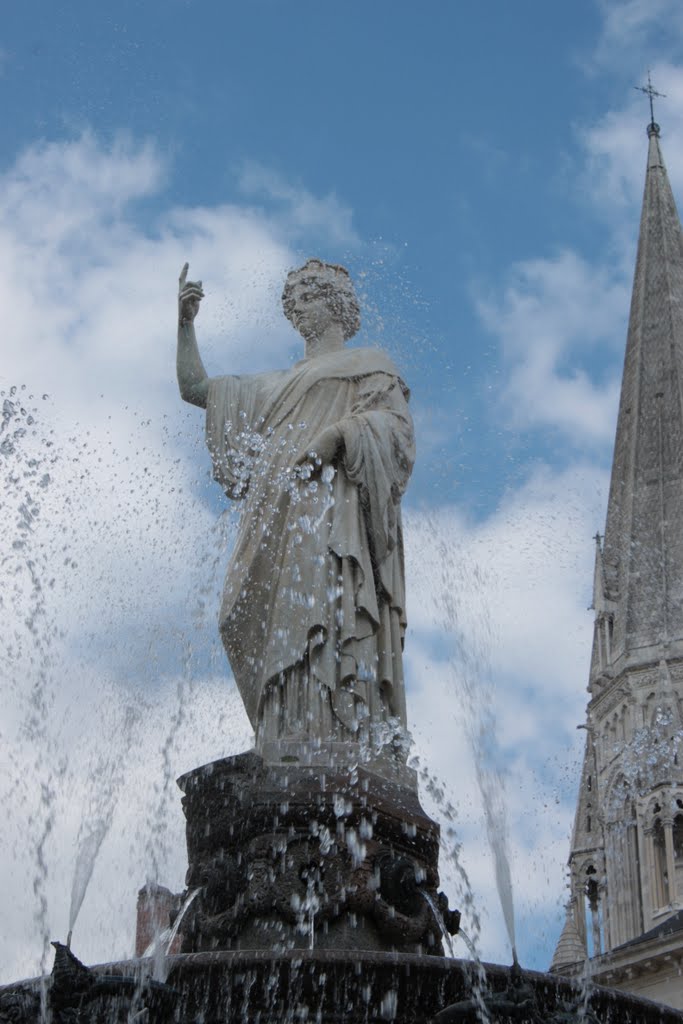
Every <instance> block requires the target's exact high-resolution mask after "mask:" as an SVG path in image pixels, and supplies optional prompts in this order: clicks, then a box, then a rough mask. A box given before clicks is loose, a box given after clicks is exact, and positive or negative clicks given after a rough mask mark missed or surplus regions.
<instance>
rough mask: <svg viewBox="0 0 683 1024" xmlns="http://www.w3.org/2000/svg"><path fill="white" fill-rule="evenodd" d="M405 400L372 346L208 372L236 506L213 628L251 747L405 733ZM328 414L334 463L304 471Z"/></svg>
mask: <svg viewBox="0 0 683 1024" xmlns="http://www.w3.org/2000/svg"><path fill="white" fill-rule="evenodd" d="M407 399H408V390H407V388H406V386H405V384H404V383H403V381H402V380H401V378H400V376H399V374H398V371H397V369H396V367H395V366H394V364H393V363H392V362H391V360H390V359H389V358H388V356H386V355H385V354H384V353H382V352H379V351H377V350H374V349H344V350H342V351H335V352H331V353H325V354H323V355H318V356H313V357H310V358H307V359H304V360H302V361H301V362H299V363H297V364H296V365H295V366H294V367H292V368H291V369H289V370H283V371H277V372H270V373H260V374H254V375H250V376H239V377H237V376H230V377H218V378H214V379H212V380H211V381H210V384H209V396H208V403H207V420H206V429H207V443H208V446H209V450H210V452H211V456H212V460H213V467H214V476H215V478H216V479H217V480H218V481H219V483H220V484H221V485H222V487H223V489H224V490H225V492H226V494H227V495H228V496H229V497H230V498H233V499H238V500H241V501H242V502H243V508H242V514H241V518H240V525H239V530H238V535H237V538H236V542H235V547H234V551H233V554H232V558H231V562H230V565H229V567H228V572H227V577H226V581H225V588H224V592H223V600H222V604H221V611H220V630H221V636H222V639H223V643H224V645H225V648H226V651H227V654H228V657H229V660H230V664H231V666H232V670H233V673H234V676H235V680H236V683H237V686H238V688H239V691H240V694H241V696H242V699H243V701H244V705H245V708H246V711H247V714H248V716H249V719H250V721H251V723H252V726H253V728H254V729H255V731H256V736H257V746H258V743H259V736H261V738H266V739H280V738H295V739H301V738H303V739H309V740H311V739H313V740H322V741H325V740H339V739H342V740H344V739H347V740H348V739H352V738H355V739H358V738H359V737H360V736H361V734H362V733H365V735H367V734H368V730H370V731H371V730H372V727H373V726H374V725H378V724H380V725H383V726H386V724H387V723H389V725H390V727H391V728H393V729H394V732H396V731H404V730H405V728H406V714H405V694H404V684H403V669H402V648H403V637H404V634H405V628H406V616H405V577H404V566H403V541H402V530H401V513H400V504H399V503H400V498H401V495H402V494H403V491H404V490H405V487H406V484H407V482H408V478H409V476H410V472H411V469H412V465H413V460H414V454H415V451H414V436H413V427H412V420H411V417H410V413H409V410H408V405H407ZM333 425H334V426H337V427H338V428H339V431H340V433H341V437H342V446H341V453H340V455H339V458H338V459H337V460H335V463H334V466H333V467H329V466H328V467H323V470H322V474H320V472H318V473H315V474H313V476H312V477H310V478H309V479H305V478H302V477H303V476H305V474H302V473H301V471H300V470H297V469H296V468H295V467H296V464H297V462H298V460H299V459H300V457H301V456H302V455H304V454H305V453H306V452H308V451H310V450H311V448H312V447H314V441H315V438H316V436H317V435H319V434H320V433H321V431H323V430H324V429H325V428H327V427H330V426H333Z"/></svg>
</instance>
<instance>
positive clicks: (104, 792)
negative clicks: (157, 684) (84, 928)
mask: <svg viewBox="0 0 683 1024" xmlns="http://www.w3.org/2000/svg"><path fill="white" fill-rule="evenodd" d="M140 720H141V710H140V709H139V708H137V707H134V706H130V707H128V708H126V709H125V711H124V718H123V722H121V723H118V728H117V730H116V734H117V736H118V737H119V741H120V745H119V747H118V749H117V751H116V755H115V756H112V754H111V752H109V753H105V754H99V755H98V756H97V758H96V760H95V763H94V764H91V765H90V770H89V771H88V774H87V778H88V782H89V785H90V790H91V791H90V798H89V800H88V807H87V811H86V813H85V815H84V817H83V820H82V822H81V827H80V830H79V834H78V839H77V852H76V863H75V865H74V876H73V882H72V886H71V905H70V907H69V934H71V932H72V931H73V928H74V925H75V924H76V919H77V918H78V913H79V911H80V909H81V906H82V904H83V900H84V898H85V894H86V891H87V889H88V885H89V884H90V879H91V878H92V873H93V869H94V867H95V861H96V860H97V855H98V854H99V852H100V847H101V846H102V843H103V842H104V839H105V837H106V835H107V833H108V832H109V829H110V827H111V823H112V820H113V816H114V810H115V808H116V803H117V799H118V794H119V791H120V789H121V786H122V784H123V780H124V772H123V765H124V763H125V759H126V756H127V754H128V752H129V750H130V748H131V746H132V744H133V740H134V737H135V734H136V727H137V726H138V725H139V723H140Z"/></svg>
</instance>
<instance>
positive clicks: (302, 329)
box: [291, 277, 339, 338]
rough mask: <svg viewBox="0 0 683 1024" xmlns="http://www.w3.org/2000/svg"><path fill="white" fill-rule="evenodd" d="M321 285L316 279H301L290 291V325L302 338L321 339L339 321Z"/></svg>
mask: <svg viewBox="0 0 683 1024" xmlns="http://www.w3.org/2000/svg"><path fill="white" fill-rule="evenodd" d="M321 284H322V282H320V281H318V280H317V279H316V278H310V277H309V278H302V279H301V280H300V281H296V282H295V284H294V287H293V289H292V296H291V297H292V302H293V308H292V314H291V317H292V323H293V324H294V326H295V327H296V329H297V331H298V332H299V334H302V335H303V337H304V338H319V337H321V335H322V334H324V333H325V330H326V329H327V328H328V327H329V326H330V325H331V324H333V323H334V322H335V321H336V320H338V319H339V317H338V316H337V315H336V314H335V312H334V311H333V310H332V308H331V306H330V300H329V296H328V295H327V294H326V289H325V288H324V287H321Z"/></svg>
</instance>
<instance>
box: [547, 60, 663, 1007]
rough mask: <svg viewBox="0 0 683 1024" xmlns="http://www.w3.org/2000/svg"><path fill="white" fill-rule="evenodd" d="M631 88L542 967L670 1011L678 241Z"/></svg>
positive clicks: (653, 146)
mask: <svg viewBox="0 0 683 1024" xmlns="http://www.w3.org/2000/svg"><path fill="white" fill-rule="evenodd" d="M643 91H644V92H645V93H646V94H647V95H648V96H649V99H650V117H651V119H650V123H649V124H648V128H647V135H648V140H649V141H648V158H647V170H646V176H645V193H644V196H643V208H642V214H641V220H640V235H639V239H638V252H637V258H636V268H635V275H634V281H633V295H632V299H631V312H630V318H629V326H628V338H627V342H626V356H625V360H624V375H623V380H622V386H621V398H620V402H619V415H618V420H617V433H616V440H615V445H614V460H613V464H612V478H611V483H610V491H609V500H608V508H607V523H606V526H605V534H604V536H603V537H601V536H600V535H599V534H598V535H597V536H596V538H595V540H596V552H595V573H594V578H593V608H594V609H595V634H594V640H593V653H592V659H591V669H590V686H589V690H590V694H591V699H590V702H589V704H588V714H587V720H586V726H585V728H586V752H585V757H584V766H583V771H582V777H581V782H580V785H579V794H578V801H577V810H576V819H575V824H574V831H573V834H572V841H571V852H570V855H569V875H570V890H571V891H570V900H569V903H568V907H567V923H566V924H565V928H564V931H563V933H562V937H561V939H560V942H559V944H558V948H557V950H556V953H555V957H554V959H553V966H552V969H553V970H554V971H558V972H560V973H564V974H570V975H577V974H580V973H581V971H582V969H583V968H582V964H581V959H582V956H584V957H585V956H588V957H590V958H591V960H592V965H591V969H592V974H593V977H594V979H595V980H598V981H601V982H603V983H606V984H609V985H616V986H617V987H625V988H628V989H630V990H632V991H637V992H641V993H644V994H647V995H648V996H650V997H651V998H655V999H660V1000H662V1001H664V1002H671V1003H672V1005H674V1006H677V1007H680V1008H683V979H681V978H680V977H679V976H678V975H677V974H674V973H673V972H671V971H669V969H668V967H667V964H668V960H667V957H669V958H671V956H672V950H674V949H675V951H676V955H679V954H680V951H681V950H683V232H682V230H681V223H680V220H679V217H678V212H677V210H676V204H675V202H674V198H673V195H672V192H671V186H670V185H669V179H668V176H667V173H666V168H665V166H664V160H663V158H662V152H661V147H660V141H659V136H660V129H659V125H658V124H657V123H656V121H655V120H654V109H653V107H652V100H653V96H656V95H659V94H658V93H656V92H655V90H654V89H653V88H652V83H651V81H650V79H649V76H648V87H647V88H646V89H643ZM674 933H675V934H674ZM672 936H673V937H672ZM577 940H578V941H577ZM572 958H574V959H573V962H572Z"/></svg>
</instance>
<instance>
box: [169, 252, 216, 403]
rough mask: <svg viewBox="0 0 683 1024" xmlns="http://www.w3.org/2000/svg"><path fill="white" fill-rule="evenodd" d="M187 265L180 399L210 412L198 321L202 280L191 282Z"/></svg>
mask: <svg viewBox="0 0 683 1024" xmlns="http://www.w3.org/2000/svg"><path fill="white" fill-rule="evenodd" d="M188 268H189V264H188V263H186V264H185V266H184V267H183V269H182V270H181V272H180V278H179V279H178V355H177V358H176V370H177V374H178V387H179V388H180V397H181V398H183V399H184V400H185V401H186V402H190V403H191V404H192V405H198V406H200V407H201V408H202V409H206V403H207V399H208V394H209V378H208V375H207V372H206V370H205V369H204V364H203V362H202V357H201V356H200V355H199V347H198V345H197V335H196V334H195V330H194V318H195V317H196V315H197V312H198V310H199V303H200V302H201V300H202V299H203V298H204V291H203V289H202V282H201V281H188V280H187V271H188Z"/></svg>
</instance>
